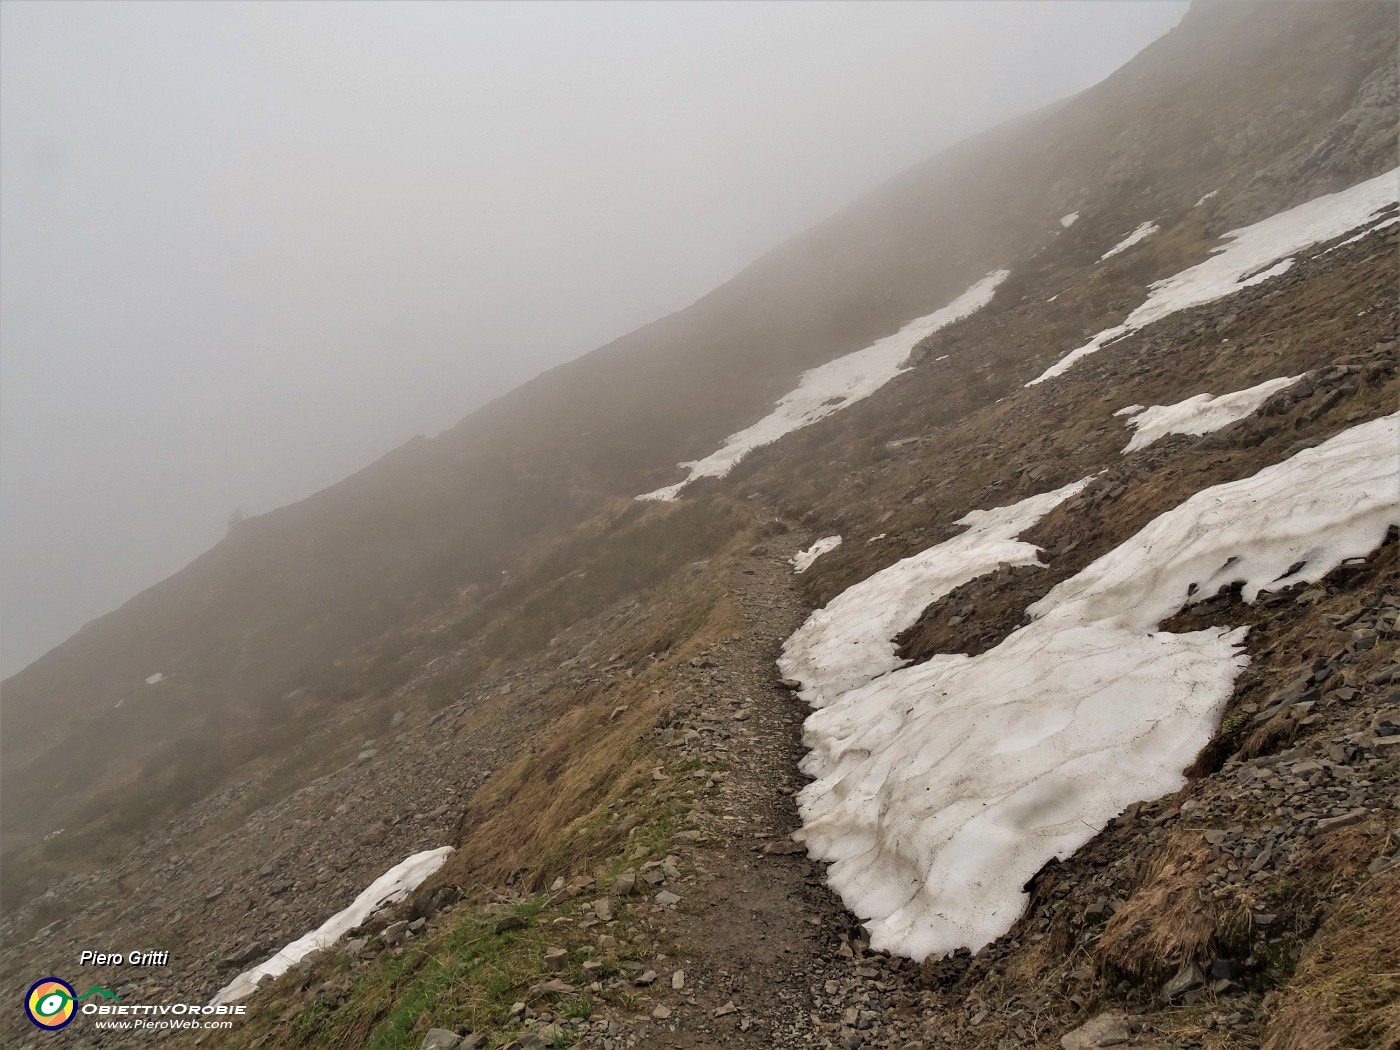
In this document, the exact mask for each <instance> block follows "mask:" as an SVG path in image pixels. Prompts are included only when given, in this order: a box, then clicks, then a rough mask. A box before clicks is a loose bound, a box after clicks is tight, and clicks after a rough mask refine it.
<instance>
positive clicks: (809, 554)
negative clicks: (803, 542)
mask: <svg viewBox="0 0 1400 1050" xmlns="http://www.w3.org/2000/svg"><path fill="white" fill-rule="evenodd" d="M839 546H841V537H840V536H823V537H822V538H821V539H819V540H817V542H816V543H814V544H812V545H811V546H810V547H808V548H807V549H806V550H805V551H798V552H797V553H796V554H794V555H793V556H792V571H793V572H794V573H799V572H806V571H807V570H808V569H810V568H811V567H812V562H814V561H816V560H817V559H818V558H820V557H821V556H822V555H823V554H825V553H826V552H827V551H834V550H835V549H836V548H837V547H839Z"/></svg>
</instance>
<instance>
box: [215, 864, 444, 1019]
mask: <svg viewBox="0 0 1400 1050" xmlns="http://www.w3.org/2000/svg"><path fill="white" fill-rule="evenodd" d="M451 852H452V847H451V846H441V847H439V848H438V849H430V850H425V851H424V852H422V853H415V854H414V855H413V856H411V857H409V858H408V859H407V860H404V861H401V862H399V863H398V864H395V865H394V866H393V867H392V868H390V869H389V870H388V871H386V872H385V873H384V874H383V875H381V876H379V878H377V879H375V880H374V881H373V882H371V883H370V884H369V887H368V888H367V889H366V890H365V891H364V892H363V893H361V894H360V895H359V896H358V897H356V898H355V900H354V902H353V903H352V904H351V905H350V907H348V908H345V909H344V910H343V911H338V912H336V913H335V914H334V915H332V916H331V917H330V918H329V919H327V920H326V921H325V922H323V923H322V924H321V925H320V926H318V927H317V928H316V929H314V930H312V931H311V932H310V933H308V934H306V935H305V936H304V937H301V938H300V939H298V940H295V941H293V942H292V943H291V944H289V945H287V946H286V947H285V948H283V949H282V950H281V951H280V952H278V953H277V954H276V955H274V956H273V957H272V958H271V959H268V960H267V961H266V962H265V963H262V964H260V965H258V966H255V967H253V968H252V969H251V970H245V971H244V972H243V973H240V974H239V975H238V976H237V977H235V978H234V979H233V980H232V981H230V982H229V983H228V984H226V985H224V987H223V988H221V989H219V991H218V993H217V994H216V995H215V996H214V998H213V999H211V1000H210V1001H209V1005H210V1006H218V1005H219V1004H221V1003H233V1002H237V1001H238V1000H239V999H243V998H246V997H247V996H249V995H252V994H253V991H254V989H256V988H257V987H258V984H259V983H260V982H261V981H263V980H264V979H266V978H269V977H277V976H279V975H280V974H283V973H285V972H286V971H287V970H288V968H290V967H291V966H293V965H295V964H296V963H297V962H299V961H301V960H302V959H304V958H305V957H306V956H308V955H310V954H311V953H312V952H316V951H320V950H321V949H322V948H329V947H330V946H331V945H332V944H334V943H335V942H336V941H338V940H340V938H341V937H343V936H344V935H345V932H346V931H347V930H353V929H354V928H355V927H356V926H358V925H360V923H362V922H364V921H365V920H366V919H368V918H369V917H370V916H371V915H373V914H374V913H375V912H376V911H378V910H379V909H380V908H382V907H383V906H384V905H386V904H395V903H397V902H399V901H401V900H403V899H404V898H405V897H407V896H408V895H409V894H410V893H412V892H413V891H414V890H416V889H417V888H418V887H419V886H421V885H422V884H423V880H424V879H426V878H427V877H428V876H429V875H431V874H432V873H433V872H435V871H437V870H438V868H440V867H442V865H443V862H444V861H446V860H447V855H448V854H449V853H451Z"/></svg>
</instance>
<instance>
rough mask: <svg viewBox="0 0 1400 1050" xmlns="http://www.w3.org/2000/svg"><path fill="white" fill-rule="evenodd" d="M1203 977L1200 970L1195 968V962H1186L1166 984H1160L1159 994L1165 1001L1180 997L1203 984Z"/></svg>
mask: <svg viewBox="0 0 1400 1050" xmlns="http://www.w3.org/2000/svg"><path fill="white" fill-rule="evenodd" d="M1205 983H1206V982H1205V978H1204V977H1203V976H1201V971H1200V970H1199V969H1197V968H1196V964H1195V963H1187V964H1186V965H1185V966H1183V967H1182V968H1181V969H1180V970H1178V971H1177V973H1176V976H1175V977H1173V978H1172V979H1171V980H1170V981H1168V982H1167V983H1166V984H1164V985H1162V992H1161V996H1162V999H1163V1000H1164V1001H1166V1002H1172V1001H1173V1000H1175V999H1180V998H1181V997H1182V996H1183V995H1185V994H1186V993H1187V992H1194V991H1195V990H1196V989H1197V988H1200V987H1201V986H1203V985H1204V984H1205Z"/></svg>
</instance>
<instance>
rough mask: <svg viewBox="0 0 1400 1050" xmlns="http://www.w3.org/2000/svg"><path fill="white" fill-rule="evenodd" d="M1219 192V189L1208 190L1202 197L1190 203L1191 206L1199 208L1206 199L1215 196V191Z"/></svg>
mask: <svg viewBox="0 0 1400 1050" xmlns="http://www.w3.org/2000/svg"><path fill="white" fill-rule="evenodd" d="M1219 192H1220V191H1219V190H1211V191H1210V192H1209V193H1207V194H1206V195H1205V196H1204V197H1202V198H1201V199H1200V200H1198V201H1197V202H1196V203H1195V204H1193V205H1191V207H1193V208H1199V207H1200V206H1201V205H1202V204H1204V203H1205V202H1206V201H1208V200H1210V199H1211V198H1212V197H1214V196H1215V195H1216V194H1217V193H1219Z"/></svg>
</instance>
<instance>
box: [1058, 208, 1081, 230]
mask: <svg viewBox="0 0 1400 1050" xmlns="http://www.w3.org/2000/svg"><path fill="white" fill-rule="evenodd" d="M1078 221H1079V212H1077V211H1072V212H1070V213H1069V214H1068V215H1063V216H1061V217H1060V225H1061V226H1063V227H1064V228H1065V229H1069V228H1070V227H1071V226H1073V225H1074V224H1075V223H1076V222H1078Z"/></svg>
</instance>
